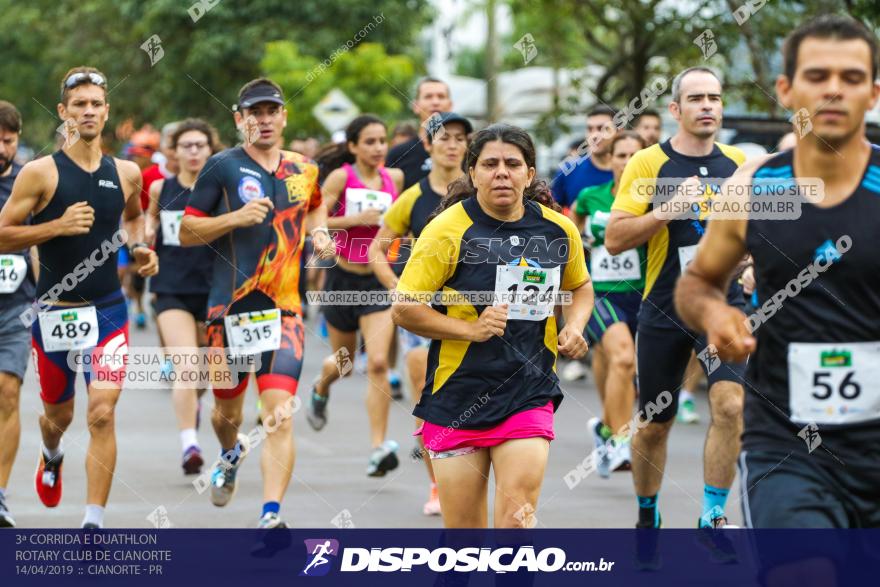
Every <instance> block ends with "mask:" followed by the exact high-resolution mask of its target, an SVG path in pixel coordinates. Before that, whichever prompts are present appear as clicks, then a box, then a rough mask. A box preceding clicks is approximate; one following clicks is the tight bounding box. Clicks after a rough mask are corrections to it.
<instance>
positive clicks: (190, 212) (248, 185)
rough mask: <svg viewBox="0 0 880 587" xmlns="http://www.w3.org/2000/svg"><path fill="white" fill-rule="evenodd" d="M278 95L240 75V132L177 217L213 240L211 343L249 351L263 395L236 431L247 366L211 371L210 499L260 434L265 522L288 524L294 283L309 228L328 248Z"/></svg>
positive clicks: (295, 360) (296, 371) (322, 216)
mask: <svg viewBox="0 0 880 587" xmlns="http://www.w3.org/2000/svg"><path fill="white" fill-rule="evenodd" d="M284 105H285V102H284V97H283V95H282V92H281V88H280V87H279V86H278V85H277V84H276V83H274V82H273V81H271V80H269V79H265V78H259V79H255V80H253V81H250V82H248V83H247V84H245V85H244V86H243V87H242V89H241V90H240V91H239V94H238V104H237V107H236V111H235V112H234V117H235V124H236V126H237V127H238V129H239V131H240V132H241V134H242V136H243V144H242V145H241V146H238V147H234V148H231V149H227V150H225V151H223V152H221V153H218V154H216V155H214V156H213V157H211V159H209V160H208V162H207V164H206V165H205V167H204V169H203V170H202V172H201V174H200V175H199V178H198V180H197V181H196V184H195V186H194V188H193V193H192V196H191V197H190V202H189V206H187V208H186V213H185V215H184V217H183V221H182V222H181V229H180V242H181V244H182V245H183V246H194V245H202V244H210V245H211V247H212V248H214V250H215V252H216V258H215V261H214V274H213V281H212V285H211V292H210V294H209V296H208V342H209V345H210V346H211V347H212V348H213V349H215V350H216V352H217V353H218V355H219V354H221V353H222V354H226V355H228V356H233V357H237V358H239V359H240V358H248V359H252V360H253V364H254V370H255V373H256V378H257V386H258V388H259V391H260V398H261V400H262V402H261V404H262V408H261V409H262V414H261V417H262V425H261V426H260V427H258V428H257V429H256V430H254V431H252V432H251V433H249V434H247V435H245V434H240V433H239V428H240V426H241V422H242V407H243V404H244V393H243V392H244V390H245V389H246V387H247V381H248V377H249V372H247V371H246V372H242V373H237V375H238V377H237V379H232V378H230V379H229V381H230V383H228V384H227V385H226V386H224V385H223V384H222V383H220V384H217V383H216V381H217V379H216V378H215V379H214V381H215V385H214V396H215V402H214V406H215V407H214V412H213V414H212V415H211V421H212V424H213V426H214V431H215V432H216V433H217V438H218V439H219V441H220V446H221V458H220V459H219V460H218V462H217V463H216V465H215V466H214V467H213V468H212V472H211V479H210V488H211V501H212V502H213V503H214V505H216V506H224V505H226V504H227V503H229V501H230V500H231V499H232V497H233V495H234V494H235V490H236V487H237V481H236V475H237V472H238V468H239V467H240V466H241V463H242V460H243V459H244V457H245V456H246V455H247V453H248V451H249V450H250V449H251V448H253V447H255V445H256V444H257V443H260V442H265V444H266V447H265V450H264V451H263V454H262V470H263V497H264V503H263V513H262V516H261V517H260V521H259V527H260V528H279V527H281V528H283V527H286V525H285V523H284V522H283V521H282V520H281V518H280V517H279V510H280V507H281V499H282V497H283V496H284V492H285V491H286V489H287V485H288V483H289V482H290V477H291V475H292V473H293V463H294V458H295V447H294V442H293V419H292V415H293V411H294V409H295V406H296V405H298V403H299V402H298V401H297V399H296V398H295V394H296V389H297V385H298V382H299V376H300V372H301V370H302V358H303V341H304V330H303V322H302V304H301V300H300V297H299V290H298V283H299V271H300V255H301V254H302V250H303V243H304V241H305V235H306V234H310V235H311V236H312V240H313V243H314V246H315V251H316V253H317V254H320V255H321V256H328V255H332V254H333V252H334V247H333V241H332V239H330V238H329V235H328V233H327V228H326V222H327V210H326V208H325V207H324V205H323V203H322V201H321V190H320V188H319V185H318V168H317V166H316V165H315V164H314V163H313V162H312V161H311V160H309V159H307V158H306V157H304V156H303V155H300V154H298V153H294V152H291V151H282V150H281V141H282V132H283V130H284V127H285V126H286V125H287V110H286V109H285V107H284ZM220 349H224V350H222V351H221V350H220ZM196 483H198V480H197V481H196ZM198 487H199V486H198V485H197V488H198Z"/></svg>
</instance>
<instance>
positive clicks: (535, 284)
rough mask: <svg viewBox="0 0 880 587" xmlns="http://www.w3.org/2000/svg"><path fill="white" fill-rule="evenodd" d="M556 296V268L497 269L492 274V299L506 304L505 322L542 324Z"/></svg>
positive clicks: (514, 267)
mask: <svg viewBox="0 0 880 587" xmlns="http://www.w3.org/2000/svg"><path fill="white" fill-rule="evenodd" d="M558 293H559V267H553V268H552V269H543V268H540V267H524V266H519V265H499V266H498V268H497V269H496V271H495V299H496V300H498V303H507V304H508V311H507V319H508V320H534V321H538V320H544V319H545V318H547V317H548V316H551V315H552V314H553V306H554V305H555V300H556V296H557V294H558Z"/></svg>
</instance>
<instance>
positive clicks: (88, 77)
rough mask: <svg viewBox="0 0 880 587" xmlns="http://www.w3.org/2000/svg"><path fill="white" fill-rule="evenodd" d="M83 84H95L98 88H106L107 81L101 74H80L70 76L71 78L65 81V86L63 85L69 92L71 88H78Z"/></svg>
mask: <svg viewBox="0 0 880 587" xmlns="http://www.w3.org/2000/svg"><path fill="white" fill-rule="evenodd" d="M82 84H95V85H96V86H101V87H102V88H106V87H107V80H105V79H104V76H103V75H101V74H100V73H93V72H78V73H72V74H70V76H69V77H68V78H67V79H66V80H64V84H62V85H63V86H64V89H65V90H69V89H70V88H75V87H76V86H79V85H82ZM62 94H63V92H62Z"/></svg>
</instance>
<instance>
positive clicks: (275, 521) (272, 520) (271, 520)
mask: <svg viewBox="0 0 880 587" xmlns="http://www.w3.org/2000/svg"><path fill="white" fill-rule="evenodd" d="M257 528H259V529H260V530H271V529H272V528H287V524H285V523H284V520H282V519H281V516H279V515H278V514H276V513H275V512H266V513H265V514H263V517H262V518H260V522H259V523H258V524H257Z"/></svg>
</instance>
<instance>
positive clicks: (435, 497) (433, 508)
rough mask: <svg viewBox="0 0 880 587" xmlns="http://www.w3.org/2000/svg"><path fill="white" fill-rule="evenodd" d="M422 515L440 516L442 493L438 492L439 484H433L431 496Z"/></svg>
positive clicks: (423, 507) (423, 508)
mask: <svg viewBox="0 0 880 587" xmlns="http://www.w3.org/2000/svg"><path fill="white" fill-rule="evenodd" d="M422 513H423V514H425V515H426V516H439V515H440V492H439V491H437V484H436V483H431V495H430V497H429V498H428V501H426V502H425V505H424V506H422Z"/></svg>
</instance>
